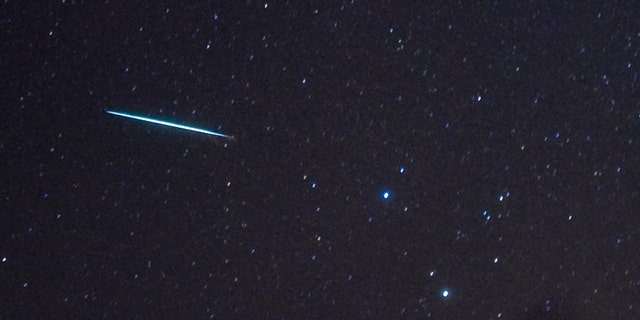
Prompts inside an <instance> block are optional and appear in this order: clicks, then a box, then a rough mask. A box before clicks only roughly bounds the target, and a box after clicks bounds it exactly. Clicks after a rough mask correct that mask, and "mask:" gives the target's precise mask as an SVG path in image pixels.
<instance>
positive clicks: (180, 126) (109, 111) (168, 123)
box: [107, 110, 233, 140]
mask: <svg viewBox="0 0 640 320" xmlns="http://www.w3.org/2000/svg"><path fill="white" fill-rule="evenodd" d="M107 113H109V114H112V115H114V116H119V117H125V118H131V119H136V120H140V121H146V122H151V123H155V124H159V125H163V126H168V127H173V128H178V129H182V130H188V131H193V132H198V133H204V134H208V135H212V136H216V137H223V138H227V139H230V140H231V139H233V136H228V135H226V134H222V133H218V132H215V131H209V130H205V129H200V128H195V127H190V126H185V125H181V124H177V123H173V122H168V121H162V120H156V119H151V118H146V117H141V116H134V115H132V114H127V113H122V112H117V111H111V110H107Z"/></svg>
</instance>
